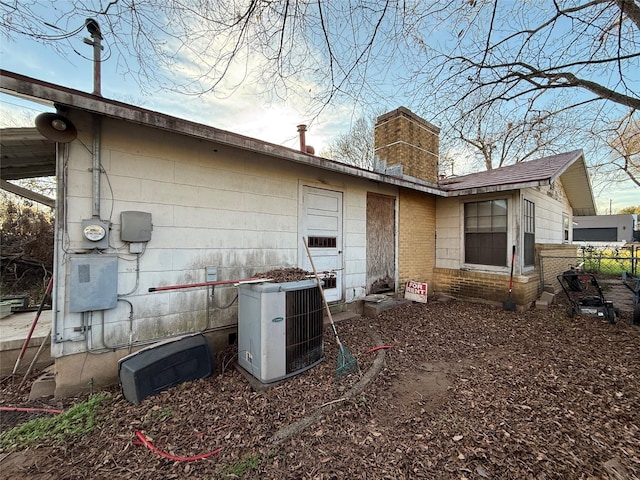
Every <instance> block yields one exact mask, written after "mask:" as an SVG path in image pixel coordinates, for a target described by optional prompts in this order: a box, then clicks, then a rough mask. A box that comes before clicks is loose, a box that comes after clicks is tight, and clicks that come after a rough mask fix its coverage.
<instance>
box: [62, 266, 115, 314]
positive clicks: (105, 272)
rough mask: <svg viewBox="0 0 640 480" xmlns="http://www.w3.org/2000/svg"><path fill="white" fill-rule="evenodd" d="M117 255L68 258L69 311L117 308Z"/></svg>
mask: <svg viewBox="0 0 640 480" xmlns="http://www.w3.org/2000/svg"><path fill="white" fill-rule="evenodd" d="M117 303H118V257H117V256H116V255H75V256H72V257H70V258H69V311H70V312H90V311H93V310H108V309H111V308H116V305H117Z"/></svg>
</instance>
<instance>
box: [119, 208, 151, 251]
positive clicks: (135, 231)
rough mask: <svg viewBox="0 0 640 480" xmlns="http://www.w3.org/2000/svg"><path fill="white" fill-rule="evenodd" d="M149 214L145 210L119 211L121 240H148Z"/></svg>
mask: <svg viewBox="0 0 640 480" xmlns="http://www.w3.org/2000/svg"><path fill="white" fill-rule="evenodd" d="M151 230H153V225H152V223H151V214H150V213H147V212H134V211H127V212H120V240H122V241H123V242H134V243H140V242H148V241H149V240H151Z"/></svg>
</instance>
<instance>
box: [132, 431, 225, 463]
mask: <svg viewBox="0 0 640 480" xmlns="http://www.w3.org/2000/svg"><path fill="white" fill-rule="evenodd" d="M136 436H137V437H138V438H139V439H140V441H141V442H142V444H143V445H144V446H146V447H147V448H148V449H149V450H151V451H152V452H154V453H157V454H158V455H160V456H161V457H164V458H168V459H169V460H175V461H177V462H193V461H195V460H203V459H205V458H209V457H211V456H212V455H217V454H218V453H220V450H222V447H220V448H216V449H215V450H214V451H213V452H207V453H202V454H200V455H194V456H193V457H180V456H176V455H171V454H169V453H165V452H163V451H162V450H159V449H157V448H156V447H154V446H153V444H152V443H151V442H150V441H149V440H147V437H145V436H144V433H142V432H141V431H140V430H136ZM134 443H135V442H134Z"/></svg>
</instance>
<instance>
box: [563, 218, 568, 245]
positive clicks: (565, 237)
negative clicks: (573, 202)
mask: <svg viewBox="0 0 640 480" xmlns="http://www.w3.org/2000/svg"><path fill="white" fill-rule="evenodd" d="M562 243H569V215H567V214H566V213H563V214H562Z"/></svg>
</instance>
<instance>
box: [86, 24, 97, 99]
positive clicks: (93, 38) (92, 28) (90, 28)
mask: <svg viewBox="0 0 640 480" xmlns="http://www.w3.org/2000/svg"><path fill="white" fill-rule="evenodd" d="M86 25H87V30H88V31H89V34H90V35H91V40H89V39H88V38H84V39H83V41H84V43H86V44H87V45H91V46H92V47H93V92H92V94H93V95H100V96H102V93H101V92H100V83H101V78H100V52H101V51H102V44H101V42H102V33H101V32H100V26H99V25H98V22H96V21H95V20H94V19H93V18H87V20H86Z"/></svg>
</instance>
